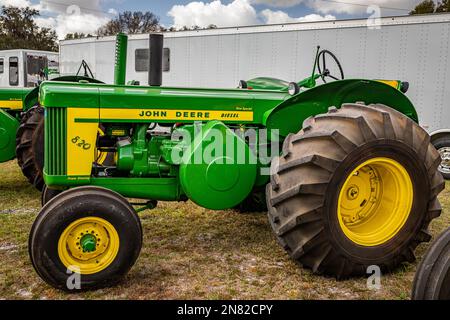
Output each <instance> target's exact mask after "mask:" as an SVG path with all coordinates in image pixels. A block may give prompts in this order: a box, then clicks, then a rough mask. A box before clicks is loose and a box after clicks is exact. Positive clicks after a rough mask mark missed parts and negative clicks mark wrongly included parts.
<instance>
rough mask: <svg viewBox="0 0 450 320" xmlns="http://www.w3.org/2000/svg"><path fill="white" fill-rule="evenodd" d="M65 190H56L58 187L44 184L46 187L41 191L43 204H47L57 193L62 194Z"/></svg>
mask: <svg viewBox="0 0 450 320" xmlns="http://www.w3.org/2000/svg"><path fill="white" fill-rule="evenodd" d="M62 192H63V190H56V189H50V188H49V187H47V186H46V185H44V188H43V189H42V192H41V206H42V207H43V206H45V205H46V204H47V202H49V201H50V200H52V199H53V198H54V197H56V196H57V195H59V194H61V193H62Z"/></svg>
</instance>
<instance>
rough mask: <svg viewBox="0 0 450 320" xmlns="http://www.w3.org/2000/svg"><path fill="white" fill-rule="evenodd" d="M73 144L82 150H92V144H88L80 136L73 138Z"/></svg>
mask: <svg viewBox="0 0 450 320" xmlns="http://www.w3.org/2000/svg"><path fill="white" fill-rule="evenodd" d="M72 143H73V144H75V145H76V146H77V147H80V148H82V149H83V150H89V149H90V148H91V144H90V143H86V140H84V139H82V138H81V137H79V136H76V137H75V138H73V139H72Z"/></svg>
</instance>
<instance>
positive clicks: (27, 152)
mask: <svg viewBox="0 0 450 320" xmlns="http://www.w3.org/2000/svg"><path fill="white" fill-rule="evenodd" d="M16 157H17V161H18V163H19V166H20V168H21V169H22V172H23V174H24V176H25V177H26V178H27V179H28V181H29V182H30V183H31V184H32V185H34V186H35V187H36V189H38V190H39V191H42V188H43V187H44V178H43V175H42V171H43V168H44V108H42V107H40V106H34V107H33V108H31V109H30V110H28V111H27V112H26V113H25V114H24V115H23V117H22V120H21V123H20V127H19V129H18V130H17V135H16Z"/></svg>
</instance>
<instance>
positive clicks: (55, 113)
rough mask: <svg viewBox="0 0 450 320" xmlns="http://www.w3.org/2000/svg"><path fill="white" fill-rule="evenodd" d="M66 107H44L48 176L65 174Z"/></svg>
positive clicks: (46, 170) (46, 169) (46, 168)
mask: <svg viewBox="0 0 450 320" xmlns="http://www.w3.org/2000/svg"><path fill="white" fill-rule="evenodd" d="M66 129H67V109H66V108H46V109H45V172H46V173H47V175H50V176H64V175H66V174H67V151H66V149H67V148H66V141H67V139H66V138H67V130H66Z"/></svg>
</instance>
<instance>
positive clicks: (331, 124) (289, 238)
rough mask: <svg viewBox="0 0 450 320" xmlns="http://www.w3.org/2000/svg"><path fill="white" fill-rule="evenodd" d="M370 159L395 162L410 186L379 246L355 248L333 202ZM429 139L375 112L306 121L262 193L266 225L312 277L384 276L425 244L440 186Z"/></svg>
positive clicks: (380, 109)
mask: <svg viewBox="0 0 450 320" xmlns="http://www.w3.org/2000/svg"><path fill="white" fill-rule="evenodd" d="M376 157H385V158H390V159H393V160H395V161H397V162H398V163H400V164H401V165H402V166H403V167H404V168H405V170H406V171H407V173H408V174H409V176H410V180H411V183H412V186H413V189H411V190H413V191H411V193H412V194H413V197H412V207H411V210H410V211H409V213H408V215H407V219H406V220H405V223H404V225H402V226H401V227H399V230H397V231H395V233H394V234H393V237H392V238H390V239H388V241H386V242H382V243H381V244H380V245H370V246H361V245H359V244H357V243H355V242H353V241H351V240H350V239H349V238H348V237H347V236H346V235H345V233H344V232H343V230H342V228H341V227H340V222H339V219H338V215H337V212H338V211H337V210H338V209H337V208H338V198H339V193H340V190H341V188H342V186H343V184H344V182H345V180H346V178H347V177H348V176H349V175H350V174H351V173H352V172H353V170H354V169H356V168H357V167H358V166H359V165H360V164H362V163H364V162H365V161H366V160H370V159H374V158H376ZM439 163H440V157H439V154H438V153H437V151H436V149H435V148H434V147H433V146H432V145H431V144H430V137H429V135H428V134H427V133H426V131H425V130H423V129H422V128H421V127H420V126H419V125H417V124H416V123H415V122H413V121H412V120H410V119H409V118H407V117H405V116H404V115H403V114H401V113H399V112H397V111H395V110H393V109H391V108H389V107H387V106H383V105H370V106H368V107H367V106H363V105H361V104H345V105H343V106H342V108H341V109H336V108H334V107H332V108H330V110H329V112H328V113H327V114H323V115H319V116H316V117H311V118H309V119H307V120H306V121H305V123H304V128H303V130H301V131H300V132H299V133H298V134H296V135H290V136H288V137H287V138H286V140H285V142H284V145H283V154H282V156H281V157H279V158H275V159H274V161H273V163H272V167H271V170H272V171H271V172H272V175H271V183H270V184H268V186H267V201H268V208H269V213H268V215H269V221H270V224H271V226H272V228H273V230H274V231H275V234H276V235H277V239H278V241H279V242H280V244H281V245H282V246H283V247H284V248H285V250H286V251H287V252H288V253H289V255H290V256H291V257H292V258H293V259H295V260H296V261H298V262H299V263H300V264H302V265H303V266H305V267H307V268H310V269H312V270H313V272H315V273H321V274H325V275H330V276H334V277H336V278H338V279H344V278H348V277H350V276H361V275H364V274H366V270H367V267H368V266H371V265H378V266H379V267H380V269H381V270H382V271H383V272H387V271H391V270H392V269H394V268H395V267H397V266H398V265H399V264H400V263H402V262H404V261H408V262H413V261H414V260H415V256H414V250H415V248H416V247H417V245H418V244H419V243H421V242H427V241H429V240H430V239H431V236H430V235H429V233H428V231H427V230H428V225H429V223H430V221H431V220H433V219H434V218H436V217H438V216H439V215H440V213H441V206H440V204H439V201H438V199H437V196H438V194H439V193H440V192H441V191H442V190H443V189H444V181H443V179H442V176H441V174H440V173H439V172H438V171H437V167H438V166H439Z"/></svg>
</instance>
